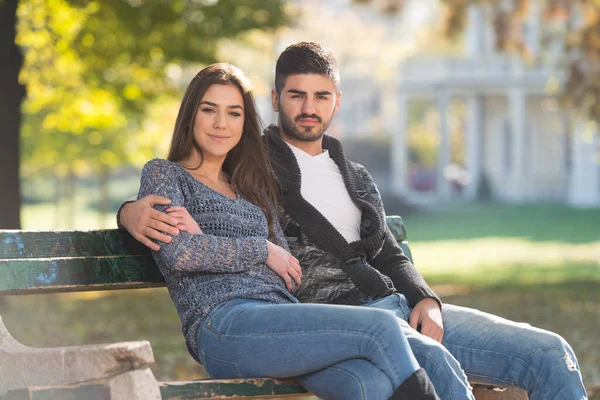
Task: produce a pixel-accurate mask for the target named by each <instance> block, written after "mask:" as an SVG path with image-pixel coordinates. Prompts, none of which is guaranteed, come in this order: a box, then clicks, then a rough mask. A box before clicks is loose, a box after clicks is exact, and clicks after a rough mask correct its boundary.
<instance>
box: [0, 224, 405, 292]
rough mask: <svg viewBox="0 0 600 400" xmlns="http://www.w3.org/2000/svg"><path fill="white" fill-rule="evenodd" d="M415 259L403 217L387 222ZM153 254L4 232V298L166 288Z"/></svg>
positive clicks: (121, 241)
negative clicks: (5, 296)
mask: <svg viewBox="0 0 600 400" xmlns="http://www.w3.org/2000/svg"><path fill="white" fill-rule="evenodd" d="M387 223H388V226H389V227H390V229H391V230H392V233H393V234H394V237H395V238H396V240H397V241H398V243H400V244H401V246H402V247H403V249H404V251H405V252H407V253H408V254H409V256H410V250H409V248H408V243H407V242H406V230H405V229H404V224H403V222H402V219H401V218H400V217H396V216H390V217H387ZM164 285H165V283H164V280H163V277H162V275H161V273H160V271H159V269H158V267H157V266H156V264H155V262H154V259H153V258H152V255H151V254H150V250H149V249H148V248H146V247H145V246H144V245H142V244H141V243H139V242H138V241H137V240H135V239H134V238H133V237H132V236H131V235H129V233H127V232H125V231H119V230H116V229H108V230H95V231H19V230H0V295H8V294H11V295H12V294H34V293H51V292H78V291H93V290H112V289H136V288H147V287H158V286H164Z"/></svg>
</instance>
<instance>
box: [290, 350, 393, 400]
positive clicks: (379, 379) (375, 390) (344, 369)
mask: <svg viewBox="0 0 600 400" xmlns="http://www.w3.org/2000/svg"><path fill="white" fill-rule="evenodd" d="M296 379H297V380H298V382H300V384H301V385H302V386H304V387H305V388H306V389H308V390H310V391H311V392H313V393H319V395H320V396H321V397H323V398H326V399H329V400H350V399H361V400H371V399H372V400H378V399H389V398H390V397H391V396H392V393H394V388H393V387H392V383H391V382H390V380H389V378H388V377H387V376H386V375H385V374H384V373H383V372H382V371H381V370H380V369H379V368H377V367H375V365H373V364H372V363H370V362H369V361H367V360H362V359H353V360H346V361H342V362H340V363H338V364H335V365H333V366H331V367H329V368H326V369H323V370H320V371H317V372H314V373H311V374H306V375H301V376H298V377H296Z"/></svg>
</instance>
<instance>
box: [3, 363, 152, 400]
mask: <svg viewBox="0 0 600 400" xmlns="http://www.w3.org/2000/svg"><path fill="white" fill-rule="evenodd" d="M71 399H73V400H75V399H86V400H121V399H127V400H160V399H161V396H160V390H159V387H158V383H157V382H156V380H155V379H154V375H153V374H152V371H150V368H144V369H139V370H136V371H130V372H126V373H124V374H120V375H117V376H115V377H113V378H110V379H105V380H99V381H92V382H88V383H80V384H75V385H69V386H61V387H29V388H25V389H16V390H11V391H9V392H8V393H7V394H6V396H5V397H4V398H3V400H71Z"/></svg>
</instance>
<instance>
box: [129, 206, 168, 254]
mask: <svg viewBox="0 0 600 400" xmlns="http://www.w3.org/2000/svg"><path fill="white" fill-rule="evenodd" d="M167 204H171V200H169V199H167V198H165V197H161V196H156V195H149V196H146V197H144V198H141V199H139V200H137V201H134V202H133V203H128V204H125V205H124V206H123V208H122V209H121V214H120V222H121V225H123V226H124V227H125V228H126V229H127V231H128V232H129V233H131V236H133V237H134V238H136V239H137V241H138V242H141V243H143V244H144V245H145V246H146V247H149V248H151V249H152V250H154V251H158V250H160V246H159V245H157V244H156V243H154V242H152V241H151V240H150V239H156V240H159V241H161V242H165V243H169V242H170V241H171V238H170V237H169V236H167V235H165V233H169V234H171V235H178V234H179V230H178V229H177V228H176V226H177V219H176V218H173V217H170V216H168V215H167V214H165V213H162V212H160V211H158V210H155V209H154V206H155V205H167ZM163 232H164V233H163Z"/></svg>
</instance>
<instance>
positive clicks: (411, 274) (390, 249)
mask: <svg viewBox="0 0 600 400" xmlns="http://www.w3.org/2000/svg"><path fill="white" fill-rule="evenodd" d="M385 229H386V235H385V241H384V243H383V248H382V249H381V251H380V252H379V254H378V255H377V256H376V257H375V258H374V259H373V260H371V262H370V264H371V266H372V267H374V268H376V269H377V270H379V272H381V273H382V274H384V275H387V276H388V277H389V278H390V279H391V280H392V282H393V283H394V287H395V288H396V290H398V292H400V293H402V294H403V295H404V296H406V299H407V300H408V303H409V304H410V306H412V307H414V306H415V305H417V303H419V302H420V301H421V300H423V299H427V298H431V299H434V300H435V301H436V302H437V303H438V305H439V306H440V307H441V304H442V302H441V300H440V299H439V298H438V297H437V296H436V295H435V293H434V292H433V290H431V288H430V287H429V286H428V285H427V283H426V282H425V279H423V276H422V275H421V274H420V273H419V271H417V269H416V268H415V266H414V265H413V264H412V262H410V259H409V258H408V257H407V256H406V255H405V254H404V252H403V251H402V248H401V247H400V246H399V245H398V243H397V242H396V239H395V238H394V235H393V234H392V232H391V231H390V228H389V227H387V226H386V227H385Z"/></svg>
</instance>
